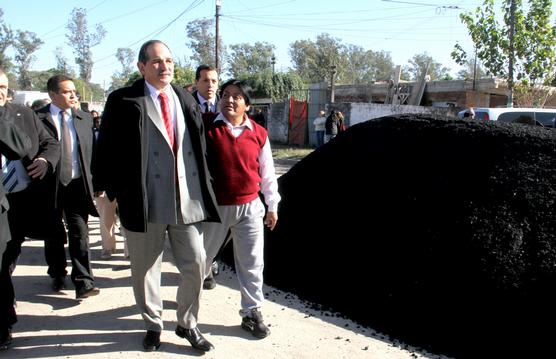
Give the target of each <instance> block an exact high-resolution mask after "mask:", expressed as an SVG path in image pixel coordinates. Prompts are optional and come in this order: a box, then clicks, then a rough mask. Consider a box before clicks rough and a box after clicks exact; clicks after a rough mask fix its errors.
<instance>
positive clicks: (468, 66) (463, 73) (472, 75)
mask: <svg viewBox="0 0 556 359" xmlns="http://www.w3.org/2000/svg"><path fill="white" fill-rule="evenodd" d="M475 63H476V66H475ZM462 66H463V69H461V70H460V71H458V73H457V78H458V79H460V80H473V79H476V80H479V79H482V78H484V77H486V76H487V74H486V72H485V70H484V69H483V67H482V66H481V64H480V63H479V61H476V60H475V59H469V60H466V61H465V62H464V63H463V65H462Z"/></svg>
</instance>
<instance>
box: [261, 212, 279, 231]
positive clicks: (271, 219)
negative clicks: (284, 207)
mask: <svg viewBox="0 0 556 359" xmlns="http://www.w3.org/2000/svg"><path fill="white" fill-rule="evenodd" d="M276 222H278V213H276V212H268V213H267V214H266V217H265V219H264V224H265V225H266V226H267V227H268V228H269V229H270V230H271V231H272V230H273V229H274V227H275V226H276Z"/></svg>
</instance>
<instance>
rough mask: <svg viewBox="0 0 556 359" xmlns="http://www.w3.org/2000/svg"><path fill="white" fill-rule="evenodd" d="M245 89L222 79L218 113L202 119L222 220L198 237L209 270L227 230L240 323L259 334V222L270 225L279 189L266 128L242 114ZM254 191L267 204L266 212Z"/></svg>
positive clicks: (265, 331)
mask: <svg viewBox="0 0 556 359" xmlns="http://www.w3.org/2000/svg"><path fill="white" fill-rule="evenodd" d="M249 92H250V89H249V88H248V86H247V85H246V84H245V83H244V82H242V81H239V80H236V79H231V80H228V81H227V82H225V83H224V84H223V85H222V88H221V90H220V94H221V97H220V108H221V113H219V114H218V115H217V116H216V118H215V119H214V120H209V122H210V123H209V124H208V125H207V134H206V141H207V156H208V160H207V162H208V166H209V169H210V172H211V175H212V177H213V178H214V184H213V189H214V192H215V194H216V200H217V202H218V209H219V212H220V217H221V219H222V223H204V241H205V249H206V252H207V270H208V271H209V270H210V264H211V263H212V261H213V259H214V257H215V256H216V254H217V253H218V250H219V249H220V247H221V246H222V244H223V243H224V240H225V239H226V234H227V233H228V230H230V231H231V234H232V238H233V241H234V262H235V267H236V272H237V277H238V281H239V286H240V290H241V310H240V315H241V316H242V318H243V319H242V323H241V327H242V328H243V329H245V330H247V331H249V332H250V333H252V334H253V335H254V336H255V337H257V338H265V337H267V336H268V335H269V334H270V330H269V329H268V327H267V326H266V325H265V324H264V322H263V317H262V314H261V306H262V303H263V300H264V295H263V267H264V259H263V250H264V225H266V226H267V227H269V228H270V229H271V230H272V229H274V226H276V222H277V221H278V202H280V195H279V194H278V182H277V179H276V173H275V171H274V161H273V159H272V151H271V149H270V141H269V139H268V135H267V132H266V130H265V129H264V127H262V126H260V125H258V124H257V123H255V121H251V120H250V119H249V117H248V116H247V113H248V111H249V105H250V97H249ZM259 192H262V194H263V196H264V200H265V203H266V205H267V206H268V212H267V213H266V216H265V207H264V205H263V203H262V202H261V199H260V197H259ZM263 219H264V220H263ZM207 274H208V273H207Z"/></svg>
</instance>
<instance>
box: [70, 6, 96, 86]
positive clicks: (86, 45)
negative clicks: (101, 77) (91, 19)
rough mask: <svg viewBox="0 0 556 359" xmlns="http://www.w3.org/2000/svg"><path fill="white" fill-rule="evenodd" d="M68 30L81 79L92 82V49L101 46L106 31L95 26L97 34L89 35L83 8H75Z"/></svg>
mask: <svg viewBox="0 0 556 359" xmlns="http://www.w3.org/2000/svg"><path fill="white" fill-rule="evenodd" d="M66 29H68V33H67V34H66V38H67V40H68V45H69V46H71V47H72V48H73V53H74V55H75V63H76V64H77V66H78V67H79V77H80V78H81V79H82V80H84V81H85V82H89V81H91V74H92V72H93V52H92V51H91V48H92V47H94V46H96V45H98V44H100V42H101V41H102V39H103V38H104V36H105V35H106V30H105V29H104V27H103V26H102V25H101V24H97V25H96V26H95V32H94V33H89V29H88V28H87V13H86V10H85V9H83V8H74V9H73V11H72V12H71V19H70V21H69V22H68V24H67V26H66Z"/></svg>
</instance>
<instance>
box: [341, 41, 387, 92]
mask: <svg viewBox="0 0 556 359" xmlns="http://www.w3.org/2000/svg"><path fill="white" fill-rule="evenodd" d="M342 59H343V64H342V65H341V71H340V73H339V80H338V81H339V82H342V83H346V84H364V83H370V82H374V81H377V80H388V79H390V78H392V74H393V72H394V63H393V62H392V58H391V56H390V54H389V53H387V52H384V51H380V52H374V51H372V50H365V49H363V48H362V47H360V46H356V45H347V46H345V48H344V53H343V56H342Z"/></svg>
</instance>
